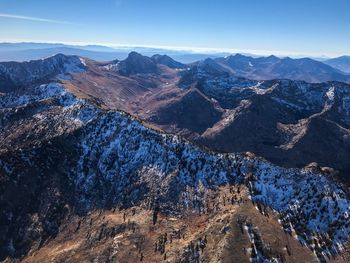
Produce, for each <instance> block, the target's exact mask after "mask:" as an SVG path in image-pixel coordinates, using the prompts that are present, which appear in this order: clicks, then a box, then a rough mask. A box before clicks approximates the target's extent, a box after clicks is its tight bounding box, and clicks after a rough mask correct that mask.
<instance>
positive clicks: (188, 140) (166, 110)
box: [0, 52, 350, 262]
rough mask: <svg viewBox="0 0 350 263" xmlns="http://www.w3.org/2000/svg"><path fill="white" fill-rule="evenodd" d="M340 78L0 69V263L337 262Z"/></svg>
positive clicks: (115, 65)
mask: <svg viewBox="0 0 350 263" xmlns="http://www.w3.org/2000/svg"><path fill="white" fill-rule="evenodd" d="M310 69H312V70H310ZM349 80H350V76H349V74H348V73H344V72H343V71H341V70H340V69H335V68H333V67H332V66H329V65H326V64H324V63H322V62H318V61H314V60H311V59H291V58H283V59H281V58H277V57H274V56H270V57H261V58H252V57H247V56H243V55H235V56H228V57H222V58H216V59H205V60H201V61H198V62H195V63H190V64H184V63H180V62H178V61H175V60H173V59H172V58H171V57H169V56H167V55H153V56H151V57H148V56H144V55H141V54H139V53H136V52H131V53H130V54H129V55H128V56H127V57H126V58H125V59H121V60H118V59H117V60H112V61H105V62H100V61H94V60H91V59H89V58H86V57H78V56H68V55H63V54H57V55H54V56H51V57H48V58H46V59H41V60H35V61H30V62H1V63H0V261H1V262H349V260H350V246H349V243H348V241H349V236H350V220H349V215H350V195H349V186H350V163H349V160H350V84H347V82H349Z"/></svg>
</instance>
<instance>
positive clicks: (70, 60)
mask: <svg viewBox="0 0 350 263" xmlns="http://www.w3.org/2000/svg"><path fill="white" fill-rule="evenodd" d="M85 70H86V63H85V60H83V59H82V58H80V57H77V56H66V55H63V54H57V55H54V56H52V57H49V58H46V59H42V60H32V61H29V62H22V63H21V62H0V77H1V79H2V80H4V82H5V84H7V85H10V86H21V85H29V84H32V83H33V82H36V81H38V80H47V79H48V78H53V77H55V76H56V75H59V74H65V73H82V72H84V71H85Z"/></svg>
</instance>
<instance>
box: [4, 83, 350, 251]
mask: <svg viewBox="0 0 350 263" xmlns="http://www.w3.org/2000/svg"><path fill="white" fill-rule="evenodd" d="M23 96H27V97H23ZM23 96H22V97H20V96H17V95H14V94H12V95H10V94H9V95H7V97H6V96H5V97H1V98H0V105H2V108H4V107H9V108H16V107H21V106H23V105H25V104H27V103H35V102H37V101H40V100H47V99H49V98H54V99H56V100H59V101H60V104H59V106H58V107H60V109H61V112H60V114H59V115H58V117H59V118H61V119H65V118H66V119H69V120H73V121H77V122H79V127H81V128H80V131H79V135H77V138H76V142H75V143H76V145H75V146H76V148H77V151H78V157H77V159H76V160H73V161H74V167H69V168H70V169H69V170H70V178H71V180H72V182H73V183H74V185H75V188H76V200H77V203H78V204H79V205H80V206H81V207H82V209H89V208H93V207H95V206H105V205H108V204H110V203H112V204H117V205H120V206H131V205H134V204H137V203H142V202H144V201H145V199H146V198H149V197H154V198H156V197H157V200H163V202H162V206H164V207H161V208H162V209H172V210H177V209H178V210H180V209H182V208H183V207H181V206H184V207H186V208H189V209H200V206H201V203H203V202H204V198H203V196H205V193H206V191H207V190H208V189H210V188H217V187H218V186H221V185H226V184H240V183H243V182H245V183H246V184H247V185H248V186H249V187H250V191H251V195H252V199H253V200H254V201H256V202H262V203H264V204H266V205H268V206H270V207H272V208H273V209H275V210H276V211H277V212H279V213H280V214H281V222H282V224H283V226H284V227H285V229H288V228H289V229H293V230H295V231H296V233H297V235H298V236H299V237H300V239H301V240H303V241H305V242H306V243H307V244H309V245H310V246H314V248H315V249H318V248H320V249H322V251H324V253H333V251H337V250H339V248H341V246H342V245H343V244H344V243H345V242H346V241H347V239H348V237H349V235H350V223H349V219H348V217H349V215H350V201H349V198H348V196H347V194H346V193H345V192H344V191H343V190H342V188H341V187H340V185H338V184H337V183H336V182H333V181H332V180H331V179H330V178H328V177H327V176H325V175H322V174H321V173H318V172H314V171H313V170H312V169H309V168H305V169H286V168H281V167H277V166H275V165H273V164H271V163H269V162H267V161H265V160H262V159H260V158H256V157H251V156H245V155H241V154H234V153H232V154H221V153H214V152H211V151H207V150H205V149H201V148H199V147H197V146H195V145H193V144H191V143H189V142H187V141H185V140H184V139H182V138H181V137H179V136H175V135H171V134H164V133H159V132H156V131H154V130H151V129H149V128H146V127H145V126H143V125H142V122H140V121H139V120H137V119H136V118H134V117H132V116H129V115H127V114H126V113H123V112H119V111H105V110H101V109H99V108H97V107H96V106H94V105H93V104H91V103H89V102H88V101H85V100H80V99H77V98H76V97H75V96H74V95H73V94H71V93H69V92H68V91H66V90H64V88H63V86H62V85H60V84H57V83H50V84H48V85H42V86H39V87H37V88H35V89H34V94H32V95H30V94H25V95H23ZM5 98H6V99H5ZM4 105H5V106H4ZM40 114H41V115H44V114H45V113H40ZM0 164H1V165H2V166H3V164H2V163H0ZM6 165H7V164H6ZM188 188H191V189H193V195H192V196H188V195H187V194H186V189H188ZM154 189H162V193H160V194H158V193H157V191H155V190H154ZM316 237H317V241H315V238H316ZM326 240H332V241H330V242H328V241H326ZM315 242H316V243H315Z"/></svg>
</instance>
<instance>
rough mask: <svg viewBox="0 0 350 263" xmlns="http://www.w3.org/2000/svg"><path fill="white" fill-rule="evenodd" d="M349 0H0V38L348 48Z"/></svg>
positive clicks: (258, 49)
mask: <svg viewBox="0 0 350 263" xmlns="http://www.w3.org/2000/svg"><path fill="white" fill-rule="evenodd" d="M349 13H350V1H349V0H231V1H229V0H221V1H220V0H216V1H214V0H187V1H185V0H176V1H175V0H172V1H167V0H138V1H137V0H99V1H90V0H74V1H73V0H70V1H66V0H60V1H58V0H55V1H54V0H31V1H28V0H0V32H1V33H0V41H17V42H18V41H36V42H60V43H62V42H63V43H75V44H89V43H91V44H107V45H127V46H129V45H137V46H161V47H176V48H179V49H182V48H192V49H197V50H201V49H212V50H225V51H227V50H232V51H239V52H253V53H261V54H270V53H274V54H276V55H278V54H290V55H293V54H295V55H296V54H301V55H317V56H319V55H328V56H335V55H342V54H350V15H349Z"/></svg>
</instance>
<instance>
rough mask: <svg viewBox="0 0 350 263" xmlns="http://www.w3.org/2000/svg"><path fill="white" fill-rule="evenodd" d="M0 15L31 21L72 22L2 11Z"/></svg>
mask: <svg viewBox="0 0 350 263" xmlns="http://www.w3.org/2000/svg"><path fill="white" fill-rule="evenodd" d="M0 17H3V18H11V19H20V20H29V21H36V22H44V23H54V24H71V23H70V22H67V21H61V20H53V19H46V18H41V17H32V16H21V15H15V14H4V13H0Z"/></svg>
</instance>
